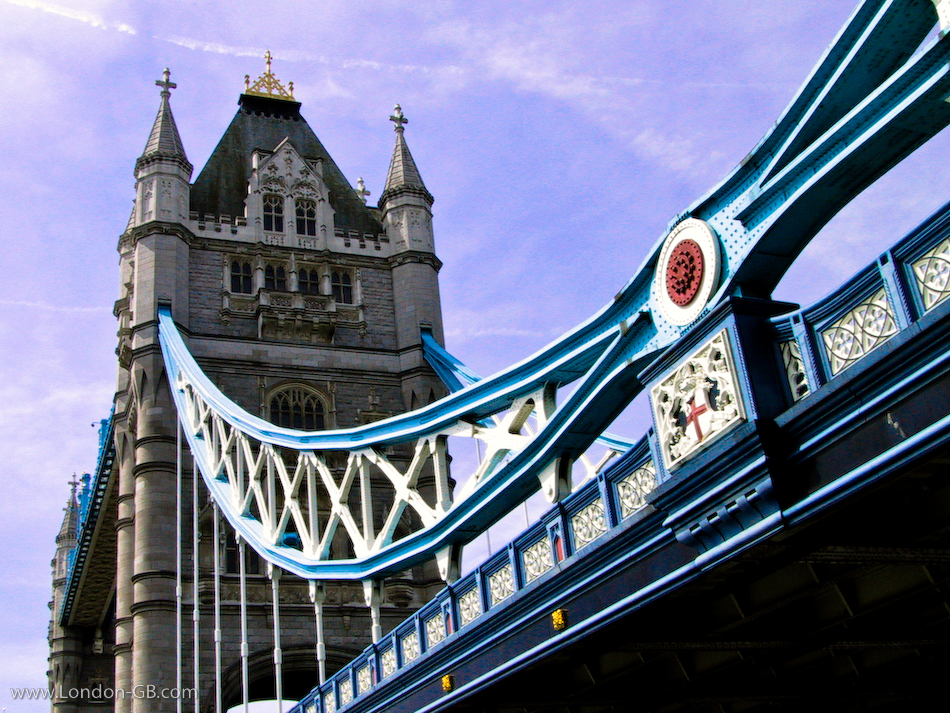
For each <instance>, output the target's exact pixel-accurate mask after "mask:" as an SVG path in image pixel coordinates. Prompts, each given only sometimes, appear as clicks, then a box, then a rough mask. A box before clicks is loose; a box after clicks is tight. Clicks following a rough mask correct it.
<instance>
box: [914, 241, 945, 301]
mask: <svg viewBox="0 0 950 713" xmlns="http://www.w3.org/2000/svg"><path fill="white" fill-rule="evenodd" d="M913 270H914V277H915V278H916V279H917V289H918V290H919V291H920V298H921V300H923V303H924V311H929V310H931V309H932V308H934V307H936V306H937V305H938V304H940V303H941V302H943V301H944V300H945V299H947V297H950V240H944V241H943V242H942V243H940V244H939V245H938V246H937V247H935V248H934V249H933V250H930V251H929V252H927V253H924V255H923V256H922V257H921V258H920V259H919V260H917V261H916V262H915V263H914V264H913Z"/></svg>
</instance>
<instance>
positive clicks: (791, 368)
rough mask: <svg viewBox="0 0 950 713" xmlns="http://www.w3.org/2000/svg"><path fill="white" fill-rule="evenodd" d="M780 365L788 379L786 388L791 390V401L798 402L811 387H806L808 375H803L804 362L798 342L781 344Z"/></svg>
mask: <svg viewBox="0 0 950 713" xmlns="http://www.w3.org/2000/svg"><path fill="white" fill-rule="evenodd" d="M779 347H780V348H781V350H782V363H783V364H784V365H785V378H787V379H788V388H789V389H791V392H792V399H794V400H795V401H799V400H801V399H803V398H805V397H806V396H807V395H808V393H809V391H811V387H810V386H809V385H808V374H806V373H805V362H804V360H803V359H802V352H801V349H800V348H799V346H798V342H797V341H796V340H794V339H792V340H790V341H788V342H782V343H781V344H780V345H779Z"/></svg>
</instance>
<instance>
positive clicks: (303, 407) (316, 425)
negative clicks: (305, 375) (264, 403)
mask: <svg viewBox="0 0 950 713" xmlns="http://www.w3.org/2000/svg"><path fill="white" fill-rule="evenodd" d="M268 408H269V411H270V421H271V423H273V424H275V425H277V426H283V427H284V428H295V429H298V430H303V431H320V430H322V429H324V428H326V408H325V406H324V404H323V401H322V399H321V398H320V397H319V396H318V395H317V393H316V392H314V391H311V390H310V389H308V388H306V387H304V386H288V387H284V388H282V389H279V390H278V391H276V392H274V394H272V395H271V397H270V404H269V407H268Z"/></svg>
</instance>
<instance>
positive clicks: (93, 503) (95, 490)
mask: <svg viewBox="0 0 950 713" xmlns="http://www.w3.org/2000/svg"><path fill="white" fill-rule="evenodd" d="M114 437H115V422H114V419H113V417H112V415H111V414H110V416H109V418H108V419H102V421H100V425H99V455H98V457H97V459H96V475H95V477H94V478H93V479H92V483H91V485H89V480H88V479H89V476H88V475H84V476H83V490H82V494H81V497H80V518H79V523H78V532H77V538H76V540H77V541H76V549H75V557H74V558H71V561H70V567H69V575H68V579H67V580H66V592H65V595H64V596H63V605H62V610H61V611H60V613H59V619H60V624H62V625H63V626H68V625H69V618H70V616H71V614H72V610H73V605H74V604H75V602H76V597H77V596H78V594H79V587H80V585H81V584H82V580H83V575H84V574H85V566H86V560H87V558H88V557H89V553H90V552H91V549H92V544H93V537H94V536H95V533H96V528H97V526H98V524H99V519H100V515H101V514H102V507H103V505H104V504H105V499H106V492H107V490H108V488H109V485H110V481H111V478H112V464H113V461H114V460H115V441H114ZM87 485H88V487H86V486H87Z"/></svg>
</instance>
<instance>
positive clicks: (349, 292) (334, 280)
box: [330, 270, 353, 305]
mask: <svg viewBox="0 0 950 713" xmlns="http://www.w3.org/2000/svg"><path fill="white" fill-rule="evenodd" d="M330 285H331V287H332V288H333V299H334V300H336V301H337V302H339V303H341V304H347V305H349V304H353V281H352V280H351V279H350V276H349V274H348V273H346V272H337V271H335V270H334V271H333V274H331V275H330Z"/></svg>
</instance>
